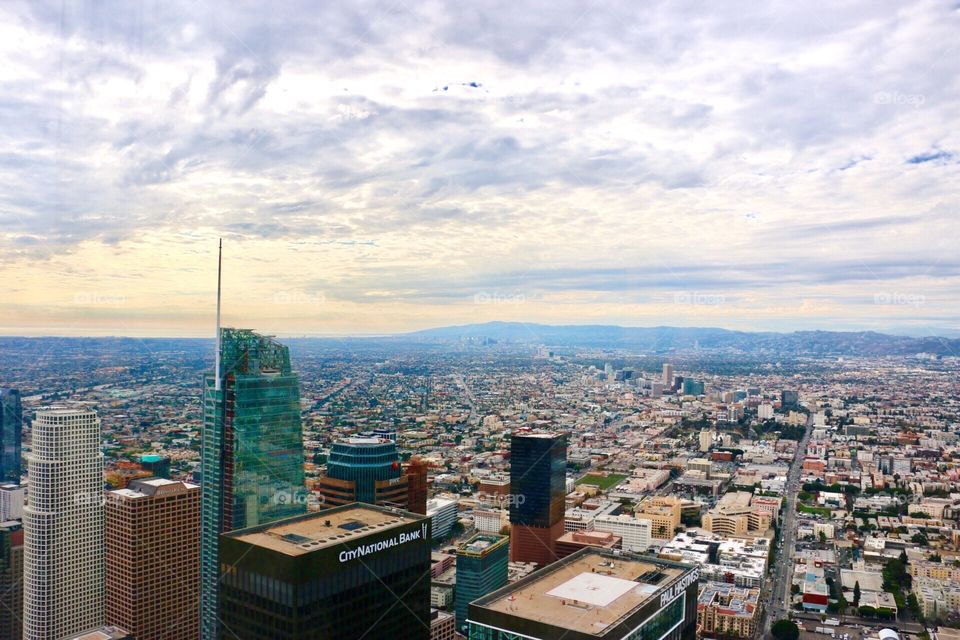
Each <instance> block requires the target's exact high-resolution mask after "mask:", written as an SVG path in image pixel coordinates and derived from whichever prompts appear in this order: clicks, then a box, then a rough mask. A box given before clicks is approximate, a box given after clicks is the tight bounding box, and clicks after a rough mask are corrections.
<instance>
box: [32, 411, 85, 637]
mask: <svg viewBox="0 0 960 640" xmlns="http://www.w3.org/2000/svg"><path fill="white" fill-rule="evenodd" d="M27 461H28V469H29V474H30V476H29V477H30V495H29V498H28V504H27V506H26V507H25V508H24V510H23V511H24V515H23V529H24V562H23V565H24V566H23V582H24V593H23V637H24V640H60V639H61V638H64V637H67V636H68V635H69V634H75V633H79V632H81V631H86V630H88V629H92V628H94V627H98V626H100V625H102V624H103V616H104V542H103V512H104V511H103V454H102V453H101V452H100V418H99V417H97V414H96V412H95V411H92V410H90V409H86V408H67V407H52V408H47V409H41V410H39V411H37V417H36V420H34V421H33V451H32V452H31V454H30V455H29V456H28V458H27Z"/></svg>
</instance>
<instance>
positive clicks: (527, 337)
mask: <svg viewBox="0 0 960 640" xmlns="http://www.w3.org/2000/svg"><path fill="white" fill-rule="evenodd" d="M397 337H405V338H412V339H415V340H424V341H451V340H463V339H482V338H489V339H492V340H496V341H498V342H513V343H532V344H544V345H547V346H564V347H602V348H623V349H639V350H644V351H670V350H686V349H694V348H700V349H710V350H729V351H742V352H765V351H769V352H771V353H781V354H791V355H838V356H842V355H849V356H886V355H913V354H917V353H929V354H936V355H941V356H957V355H960V339H951V338H939V337H929V338H927V337H924V338H912V337H907V336H893V335H887V334H883V333H876V332H874V331H794V332H792V333H776V332H768V331H764V332H749V331H731V330H728V329H717V328H710V327H703V328H701V327H620V326H616V325H546V324H533V323H526V322H487V323H483V324H468V325H461V326H454V327H439V328H436V329H425V330H423V331H415V332H413V333H408V334H404V335H403V336H397Z"/></svg>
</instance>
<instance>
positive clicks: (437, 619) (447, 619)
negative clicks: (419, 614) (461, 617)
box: [430, 609, 457, 640]
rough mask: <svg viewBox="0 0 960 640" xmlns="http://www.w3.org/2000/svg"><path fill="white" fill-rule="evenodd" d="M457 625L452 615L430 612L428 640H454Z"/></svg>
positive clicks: (432, 610) (435, 611)
mask: <svg viewBox="0 0 960 640" xmlns="http://www.w3.org/2000/svg"><path fill="white" fill-rule="evenodd" d="M456 637H457V625H456V622H455V621H454V617H453V615H452V614H449V613H447V612H446V611H438V610H437V609H431V610H430V640H456Z"/></svg>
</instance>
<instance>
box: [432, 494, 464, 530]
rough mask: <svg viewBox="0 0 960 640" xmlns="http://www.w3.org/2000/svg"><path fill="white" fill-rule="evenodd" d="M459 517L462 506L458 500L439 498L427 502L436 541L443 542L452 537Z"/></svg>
mask: <svg viewBox="0 0 960 640" xmlns="http://www.w3.org/2000/svg"><path fill="white" fill-rule="evenodd" d="M459 516H460V504H459V503H458V502H457V501H456V500H453V499H451V498H442V497H439V496H438V497H436V498H431V499H430V500H427V517H428V518H430V527H431V530H432V531H433V538H434V540H441V539H443V538H446V537H447V536H448V535H450V532H451V531H452V530H453V525H455V524H456V523H457V518H458V517H459Z"/></svg>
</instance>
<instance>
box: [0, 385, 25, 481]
mask: <svg viewBox="0 0 960 640" xmlns="http://www.w3.org/2000/svg"><path fill="white" fill-rule="evenodd" d="M22 433H23V406H22V404H21V402H20V392H19V391H18V390H16V389H0V482H15V483H17V484H20V471H21V470H20V440H21V437H22Z"/></svg>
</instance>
